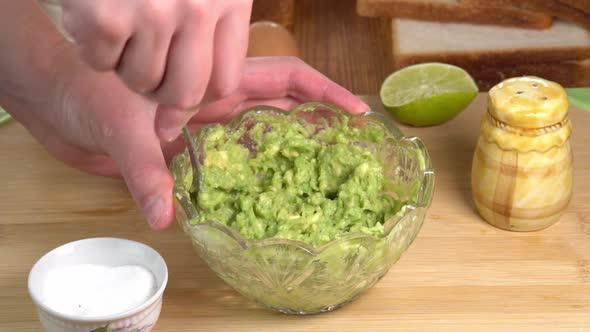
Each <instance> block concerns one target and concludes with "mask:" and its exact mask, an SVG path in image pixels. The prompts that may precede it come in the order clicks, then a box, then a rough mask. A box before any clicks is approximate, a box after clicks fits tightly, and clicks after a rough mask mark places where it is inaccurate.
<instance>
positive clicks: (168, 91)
mask: <svg viewBox="0 0 590 332" xmlns="http://www.w3.org/2000/svg"><path fill="white" fill-rule="evenodd" d="M191 15H192V17H193V20H189V21H187V22H189V23H187V24H185V25H184V26H182V29H181V30H180V31H176V33H175V35H174V37H173V38H172V41H171V44H170V50H169V53H168V62H167V65H166V72H165V74H164V78H163V80H162V82H161V85H160V87H159V88H158V89H157V90H156V91H155V92H154V97H155V98H156V100H157V101H158V102H159V103H160V104H165V105H167V106H172V107H176V108H179V109H183V110H185V109H190V108H194V107H196V106H198V105H199V104H200V103H201V100H202V99H203V96H204V95H205V91H206V89H207V85H208V84H209V79H210V77H211V70H212V65H213V35H214V32H215V31H214V29H215V24H213V23H211V22H209V20H210V18H208V17H207V16H206V13H204V12H203V13H200V12H199V11H197V12H195V13H193V14H191Z"/></svg>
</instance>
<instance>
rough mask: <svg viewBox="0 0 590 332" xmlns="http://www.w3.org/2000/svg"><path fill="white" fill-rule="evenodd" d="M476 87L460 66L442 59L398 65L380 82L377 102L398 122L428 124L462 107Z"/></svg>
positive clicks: (473, 94)
mask: <svg viewBox="0 0 590 332" xmlns="http://www.w3.org/2000/svg"><path fill="white" fill-rule="evenodd" d="M478 91H479V89H478V88H477V85H476V84H475V82H474V81H473V78H472V77H471V76H470V75H469V73H467V72H466V71H465V70H464V69H462V68H459V67H457V66H453V65H449V64H445V63H422V64H418V65H413V66H409V67H405V68H402V69H400V70H398V71H396V72H394V73H393V74H391V75H389V77H387V78H386V79H385V81H383V84H382V85H381V92H380V95H381V102H383V105H384V106H385V109H387V110H388V111H389V112H390V113H391V114H392V116H393V117H394V118H395V119H396V120H398V121H399V122H402V123H406V124H409V125H413V126H420V127H421V126H432V125H437V124H441V123H443V122H445V121H448V120H450V119H452V118H453V117H455V116H456V115H457V114H459V113H460V112H461V111H463V110H464V109H465V108H466V107H467V106H468V105H469V104H470V103H471V102H472V101H473V99H474V98H475V96H477V93H478Z"/></svg>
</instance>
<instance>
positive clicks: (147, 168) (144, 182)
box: [109, 116, 174, 230]
mask: <svg viewBox="0 0 590 332" xmlns="http://www.w3.org/2000/svg"><path fill="white" fill-rule="evenodd" d="M150 120H151V119H149V117H145V116H144V117H139V119H134V121H133V122H132V123H131V124H130V123H127V125H124V126H122V130H115V131H114V132H113V136H112V138H113V140H112V144H110V149H109V150H110V153H111V156H112V157H113V159H115V160H116V161H117V163H118V165H119V168H120V170H121V174H122V175H123V178H124V179H125V182H126V183H127V187H128V188H129V191H130V192H131V195H132V196H133V198H134V200H135V202H136V203H137V204H138V205H139V207H140V208H141V209H142V211H143V213H144V215H145V217H146V218H147V221H148V222H149V224H150V226H151V227H152V228H153V229H156V230H161V229H164V228H166V227H167V226H169V225H170V224H171V223H172V221H173V219H174V204H173V199H172V190H173V185H174V181H173V180H172V176H171V175H170V172H169V170H168V168H167V167H166V161H165V159H164V155H163V153H162V149H161V146H160V141H159V139H158V137H157V136H156V134H155V132H154V129H153V122H151V121H150ZM152 121H153V120H152Z"/></svg>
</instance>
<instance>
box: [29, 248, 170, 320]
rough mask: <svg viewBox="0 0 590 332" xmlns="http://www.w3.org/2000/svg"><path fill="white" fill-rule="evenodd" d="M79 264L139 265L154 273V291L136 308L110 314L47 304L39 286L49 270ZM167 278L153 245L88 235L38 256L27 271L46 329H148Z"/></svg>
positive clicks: (155, 315)
mask: <svg viewBox="0 0 590 332" xmlns="http://www.w3.org/2000/svg"><path fill="white" fill-rule="evenodd" d="M78 264H99V265H106V266H113V267H116V266H123V265H139V266H142V267H144V268H146V269H148V270H149V271H151V272H152V273H153V275H154V278H155V281H156V292H155V293H154V295H153V296H152V297H150V298H149V299H148V300H147V301H145V302H144V303H142V304H141V305H139V306H137V307H136V308H133V309H131V310H129V311H126V312H122V313H119V314H116V315H110V316H99V317H76V316H71V315H65V314H62V313H59V312H57V311H55V310H53V309H52V308H49V307H47V306H46V305H45V304H44V303H43V301H42V299H41V293H42V289H41V287H42V285H43V280H44V278H45V277H46V276H47V273H48V271H50V270H51V269H54V268H60V267H65V266H72V265H78ZM167 282H168V268H167V266H166V263H165V262H164V259H163V258H162V256H160V254H158V252H156V251H155V250H154V249H152V248H150V247H148V246H146V245H145V244H142V243H139V242H135V241H130V240H124V239H116V238H91V239H84V240H79V241H74V242H70V243H67V244H64V245H62V246H60V247H58V248H55V249H53V250H52V251H50V252H49V253H47V254H45V255H44V256H43V257H41V259H39V261H37V263H36V264H35V265H34V266H33V268H32V270H31V272H30V274H29V294H30V296H31V298H32V299H33V302H34V303H35V305H36V306H37V311H38V314H39V319H40V321H41V325H42V326H43V329H44V331H46V332H149V331H151V330H152V328H153V327H154V325H155V324H156V321H157V320H158V318H159V316H160V309H161V307H162V297H163V294H164V289H165V288H166V284H167Z"/></svg>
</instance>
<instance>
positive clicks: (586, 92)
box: [567, 88, 590, 111]
mask: <svg viewBox="0 0 590 332" xmlns="http://www.w3.org/2000/svg"><path fill="white" fill-rule="evenodd" d="M567 95H568V97H569V100H570V102H571V103H572V104H574V105H576V106H578V107H580V108H582V109H583V110H586V111H590V88H571V89H567Z"/></svg>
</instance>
